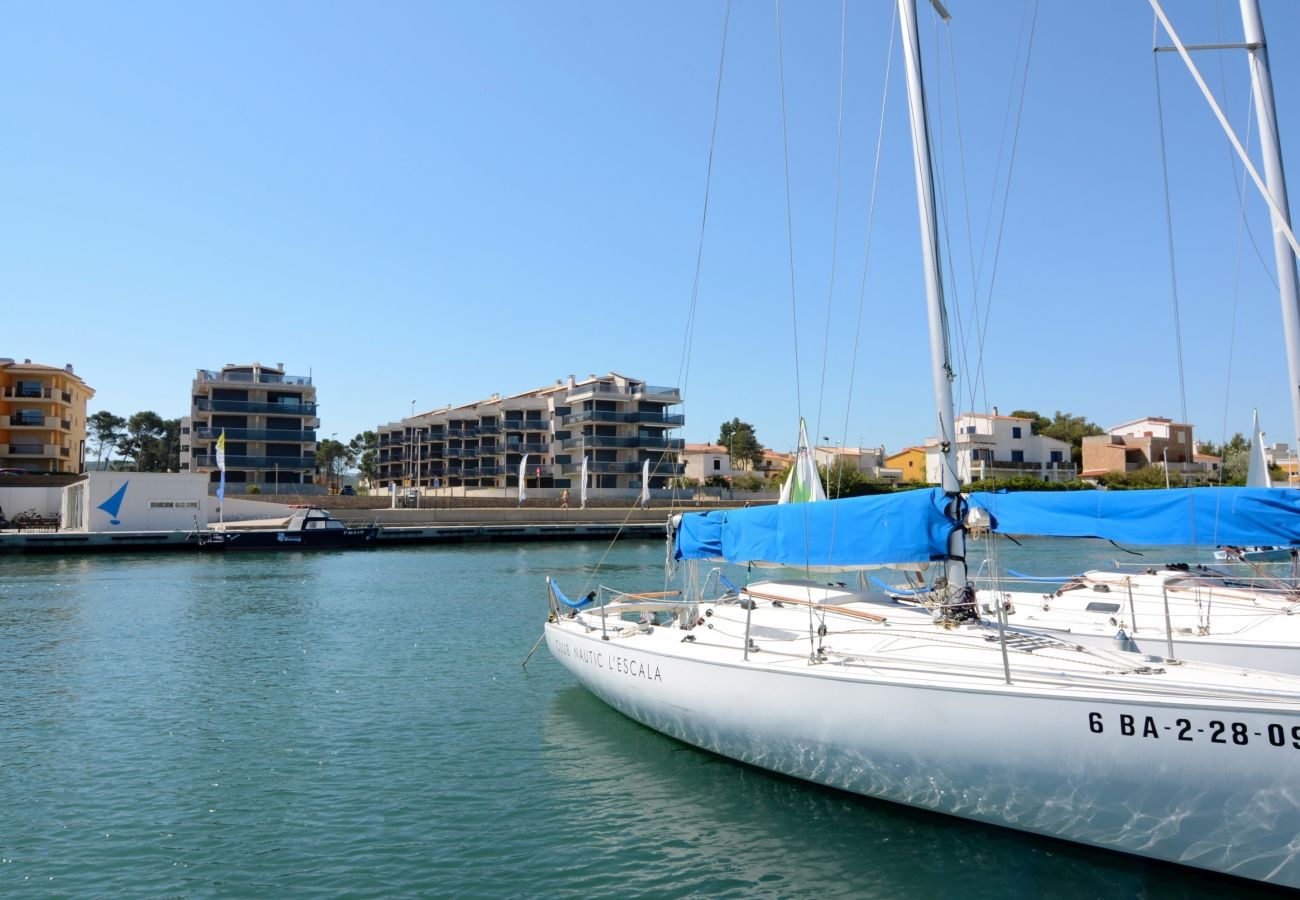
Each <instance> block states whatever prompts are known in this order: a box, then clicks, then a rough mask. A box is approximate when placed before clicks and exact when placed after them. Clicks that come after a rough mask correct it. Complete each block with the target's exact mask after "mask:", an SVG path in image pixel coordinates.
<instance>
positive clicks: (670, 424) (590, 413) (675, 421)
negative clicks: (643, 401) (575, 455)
mask: <svg viewBox="0 0 1300 900" xmlns="http://www.w3.org/2000/svg"><path fill="white" fill-rule="evenodd" d="M583 422H609V423H613V424H617V425H622V424H630V425H649V426H651V427H654V426H662V427H664V428H678V427H680V426H682V425H684V424H686V416H684V415H664V414H661V413H651V412H639V411H633V412H609V411H606V410H594V409H589V410H585V411H584V412H580V413H573V414H572V415H568V416H565V417H564V418H563V419H561V420H560V424H561V425H581V424H582V423H583Z"/></svg>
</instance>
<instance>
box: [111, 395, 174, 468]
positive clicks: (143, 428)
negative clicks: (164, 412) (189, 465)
mask: <svg viewBox="0 0 1300 900" xmlns="http://www.w3.org/2000/svg"><path fill="white" fill-rule="evenodd" d="M165 432H166V423H165V422H164V421H163V418H162V416H160V415H158V414H157V413H156V412H153V411H152V410H146V411H145V412H138V413H134V414H132V415H131V417H130V418H129V419H127V420H126V436H125V437H124V438H123V439H122V441H121V443H120V444H119V447H120V449H121V451H122V455H123V456H124V457H125V458H127V459H129V460H131V466H132V468H134V469H135V470H136V471H137V472H148V471H158V470H157V469H146V468H144V467H145V466H146V465H149V464H151V463H153V462H154V460H155V455H156V450H155V444H156V443H157V442H158V441H159V440H160V439H161V438H162V437H163V435H164V434H165Z"/></svg>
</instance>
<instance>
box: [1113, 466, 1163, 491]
mask: <svg viewBox="0 0 1300 900" xmlns="http://www.w3.org/2000/svg"><path fill="white" fill-rule="evenodd" d="M1097 480H1098V481H1100V482H1101V483H1102V484H1104V485H1106V487H1108V488H1110V489H1111V490H1117V491H1124V490H1150V489H1152V488H1162V487H1164V486H1165V470H1164V469H1163V468H1161V467H1160V466H1143V467H1142V468H1140V469H1138V470H1137V471H1135V472H1107V473H1106V474H1104V475H1100V476H1098V478H1097ZM1169 486H1170V487H1182V486H1183V482H1182V479H1181V478H1177V477H1172V476H1171V477H1170V479H1169Z"/></svg>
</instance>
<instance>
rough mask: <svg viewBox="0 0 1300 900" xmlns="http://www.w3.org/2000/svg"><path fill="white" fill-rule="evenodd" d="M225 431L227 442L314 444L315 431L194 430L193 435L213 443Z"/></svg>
mask: <svg viewBox="0 0 1300 900" xmlns="http://www.w3.org/2000/svg"><path fill="white" fill-rule="evenodd" d="M222 431H225V433H226V440H228V441H236V440H238V441H292V442H295V443H308V444H310V443H315V441H316V432H315V431H310V430H308V431H288V430H283V429H270V428H224V429H223V428H195V429H194V434H195V436H196V437H199V438H206V439H208V440H213V441H215V440H216V439H217V438H219V437H221V432H222Z"/></svg>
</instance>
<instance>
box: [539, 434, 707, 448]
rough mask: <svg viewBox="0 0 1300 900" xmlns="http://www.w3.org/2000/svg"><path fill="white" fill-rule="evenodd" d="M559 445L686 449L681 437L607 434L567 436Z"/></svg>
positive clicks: (568, 446) (571, 446)
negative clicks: (581, 436)
mask: <svg viewBox="0 0 1300 900" xmlns="http://www.w3.org/2000/svg"><path fill="white" fill-rule="evenodd" d="M560 446H561V447H562V448H563V449H565V450H580V449H583V448H586V449H592V448H602V447H605V448H609V447H613V448H619V447H622V448H626V449H629V450H673V451H679V452H680V451H682V450H685V449H686V442H685V441H684V440H682V439H681V438H652V437H614V436H612V435H607V434H589V435H587V436H586V437H585V438H580V437H579V438H569V439H568V440H567V441H563V442H562V443H561V445H560Z"/></svg>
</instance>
